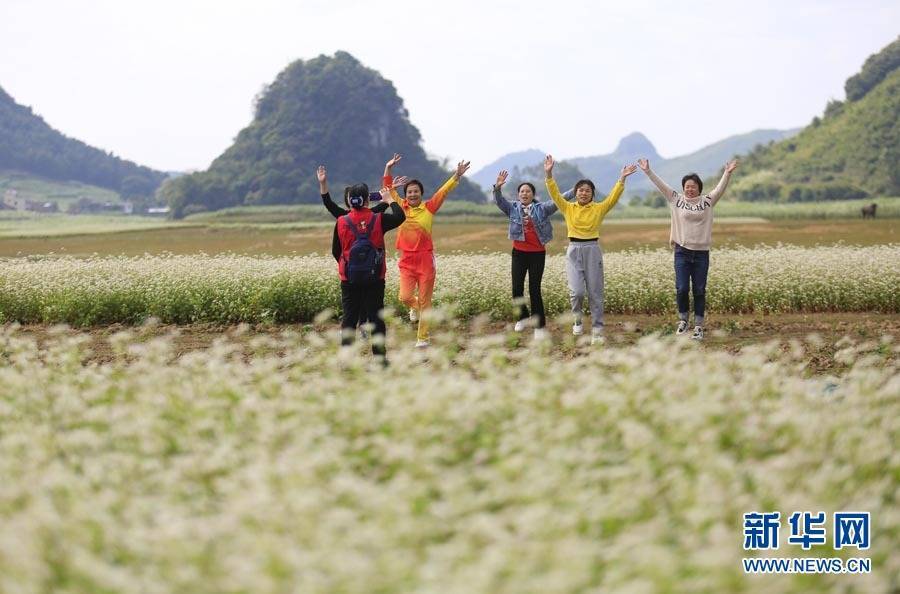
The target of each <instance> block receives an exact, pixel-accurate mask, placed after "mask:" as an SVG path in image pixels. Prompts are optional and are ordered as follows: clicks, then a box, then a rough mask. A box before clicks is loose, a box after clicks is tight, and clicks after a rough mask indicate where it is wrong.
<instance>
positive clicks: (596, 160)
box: [473, 128, 800, 196]
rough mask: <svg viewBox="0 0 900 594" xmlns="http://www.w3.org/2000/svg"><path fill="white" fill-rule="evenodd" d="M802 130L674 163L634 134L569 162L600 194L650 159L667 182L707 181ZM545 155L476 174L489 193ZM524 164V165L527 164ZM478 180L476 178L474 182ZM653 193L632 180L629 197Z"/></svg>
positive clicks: (742, 137) (531, 154)
mask: <svg viewBox="0 0 900 594" xmlns="http://www.w3.org/2000/svg"><path fill="white" fill-rule="evenodd" d="M799 130H800V129H799V128H795V129H793V130H754V131H753V132H748V133H746V134H737V135H734V136H729V137H727V138H725V139H723V140H720V141H718V142H716V143H713V144H710V145H708V146H705V147H703V148H701V149H699V150H697V151H694V152H693V153H689V154H687V155H681V156H679V157H674V158H671V159H665V158H663V157H661V156H660V155H659V153H658V152H657V151H656V147H654V146H653V143H652V142H650V140H649V139H648V138H647V137H646V136H644V135H643V134H641V133H640V132H633V133H631V134H629V135H628V136H625V137H624V138H622V139H621V140H620V141H619V144H618V146H616V149H615V150H614V151H613V152H611V153H609V154H606V155H595V156H592V157H574V158H571V159H566V160H565V162H566V163H568V164H569V165H571V166H574V167H575V168H576V170H577V171H579V172H580V173H581V175H582V176H583V177H588V178H590V179H592V180H593V181H594V183H595V184H596V185H597V190H598V192H600V191H603V189H604V188H610V187H612V185H613V184H615V182H616V180H617V179H618V177H619V173H620V171H621V170H622V166H623V165H624V164H626V163H633V162H635V160H637V159H638V158H641V157H646V158H647V159H650V162H651V164H652V165H653V169H654V170H655V171H657V172H658V173H659V174H660V175H661V176H663V177H664V178H665V179H675V178H676V177H677V178H678V179H681V177H682V176H683V175H685V174H687V173H692V172H694V173H697V174H699V175H700V176H703V177H706V176H709V175H712V174H714V173H716V172H717V171H719V170H720V169H721V168H722V165H724V164H725V162H726V161H727V160H728V159H730V158H732V157H733V156H735V155H742V154H745V153H747V152H749V151H751V150H752V149H753V148H754V147H756V146H759V145H766V144H768V143H770V142H772V141H778V140H782V139H784V138H790V137H791V136H793V135H794V134H796V133H797V132H798V131H799ZM543 157H544V154H543V153H542V152H541V151H537V150H533V149H532V150H527V151H521V152H517V153H510V154H508V155H504V156H503V157H500V158H499V159H497V160H496V161H494V162H493V163H491V164H490V165H488V166H487V167H484V168H483V169H481V170H479V171H478V173H477V174H476V175H477V176H478V181H479V183H481V185H482V187H486V188H487V189H489V188H490V187H491V185H493V183H494V179H495V178H496V175H497V171H499V170H500V169H508V170H509V171H512V170H513V168H514V167H518V168H519V169H521V170H522V171H523V172H525V171H526V170H527V171H528V172H530V173H526V174H524V175H523V176H522V177H523V179H524V178H529V176H530V175H531V174H533V173H534V172H535V171H537V170H538V169H536V167H537V166H538V165H539V164H540V161H541V159H543ZM523 163H524V164H523ZM474 177H475V176H473V178H474ZM650 190H652V186H651V185H650V182H649V181H648V180H647V179H646V178H645V177H643V176H632V177H631V178H629V180H628V184H627V189H626V194H627V195H630V196H633V195H636V194H643V193H645V192H647V191H650Z"/></svg>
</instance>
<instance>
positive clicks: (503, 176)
mask: <svg viewBox="0 0 900 594" xmlns="http://www.w3.org/2000/svg"><path fill="white" fill-rule="evenodd" d="M508 177H509V171H507V170H506V169H504V170H502V171H501V172H500V173H498V174H497V183H495V184H494V185H495V186H497V187H498V188H502V187H503V184H505V183H506V178H508Z"/></svg>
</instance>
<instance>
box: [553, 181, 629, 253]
mask: <svg viewBox="0 0 900 594" xmlns="http://www.w3.org/2000/svg"><path fill="white" fill-rule="evenodd" d="M624 190H625V184H623V183H622V182H620V181H617V182H616V185H614V186H613V189H612V192H610V193H609V196H607V197H606V199H605V200H603V202H589V203H588V204H586V205H584V206H582V205H580V204H578V202H569V201H568V200H566V199H565V198H564V197H563V195H562V194H560V193H559V188H558V187H557V186H556V180H554V179H553V178H550V179H548V180H547V191H548V192H549V193H550V198H552V199H553V202H555V203H556V206H558V207H559V212H561V213H562V214H563V217H565V219H566V231H567V232H568V235H569V237H574V238H576V239H597V238H599V237H600V223H602V222H603V217H605V216H606V213H608V212H609V211H610V210H612V207H613V206H615V205H616V202H618V201H619V197H620V196H621V195H622V192H623V191H624Z"/></svg>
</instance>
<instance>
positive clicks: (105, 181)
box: [0, 88, 167, 198]
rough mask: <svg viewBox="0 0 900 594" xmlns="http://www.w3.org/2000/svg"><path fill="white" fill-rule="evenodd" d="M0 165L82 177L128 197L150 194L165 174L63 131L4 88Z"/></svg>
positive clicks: (69, 177)
mask: <svg viewBox="0 0 900 594" xmlns="http://www.w3.org/2000/svg"><path fill="white" fill-rule="evenodd" d="M0 170H4V171H16V172H24V173H27V174H32V175H35V176H38V177H40V178H45V179H51V180H60V181H76V182H81V183H84V184H90V185H93V186H99V187H101V188H106V189H110V190H114V191H116V192H118V193H120V194H121V195H122V196H124V197H126V198H127V197H147V196H151V195H152V194H153V192H154V191H155V190H156V188H157V187H158V186H159V185H160V184H161V183H162V181H163V180H164V179H166V177H167V176H166V174H165V173H163V172H161V171H155V170H153V169H150V168H148V167H142V166H140V165H137V164H135V163H132V162H131V161H126V160H124V159H120V158H119V157H116V156H114V155H113V154H111V153H107V152H105V151H102V150H100V149H96V148H94V147H91V146H88V145H87V144H85V143H83V142H81V141H80V140H75V139H74V138H69V137H67V136H65V135H63V134H62V133H60V132H58V131H56V130H54V129H53V128H51V127H50V126H49V125H48V124H47V123H46V122H45V121H44V120H43V118H41V117H40V116H39V115H37V114H35V113H34V112H33V111H32V110H31V108H30V107H26V106H24V105H20V104H18V103H16V102H15V100H14V99H13V98H12V97H10V95H9V94H8V93H6V91H4V90H3V89H2V88H0Z"/></svg>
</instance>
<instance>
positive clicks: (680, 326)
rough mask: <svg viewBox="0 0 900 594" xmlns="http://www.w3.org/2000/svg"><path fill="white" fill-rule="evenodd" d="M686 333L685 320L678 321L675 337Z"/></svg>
mask: <svg viewBox="0 0 900 594" xmlns="http://www.w3.org/2000/svg"><path fill="white" fill-rule="evenodd" d="M685 332H687V320H678V326H677V327H676V328H675V335H676V336H681V335H682V334H684V333H685Z"/></svg>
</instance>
